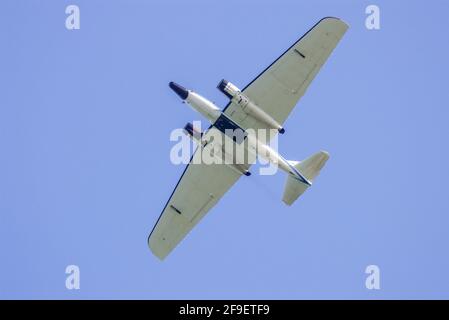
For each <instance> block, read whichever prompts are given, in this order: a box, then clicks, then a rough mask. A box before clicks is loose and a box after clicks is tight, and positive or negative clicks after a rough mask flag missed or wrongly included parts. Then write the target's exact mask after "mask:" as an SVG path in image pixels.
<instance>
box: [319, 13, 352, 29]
mask: <svg viewBox="0 0 449 320" xmlns="http://www.w3.org/2000/svg"><path fill="white" fill-rule="evenodd" d="M327 20H337V21H338V22H340V23H341V24H342V26H344V27H345V29H348V28H349V24H348V23H347V22H346V21H344V20H342V19H341V18H338V17H333V16H328V17H324V18H322V19H321V20H320V21H318V24H319V23H320V22H323V21H327Z"/></svg>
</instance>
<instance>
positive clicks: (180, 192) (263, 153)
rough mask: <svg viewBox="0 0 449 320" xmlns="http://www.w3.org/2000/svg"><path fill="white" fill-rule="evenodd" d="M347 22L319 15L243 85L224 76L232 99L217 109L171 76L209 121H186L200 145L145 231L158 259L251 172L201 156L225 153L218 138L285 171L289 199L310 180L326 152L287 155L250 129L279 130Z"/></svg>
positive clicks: (223, 84)
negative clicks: (199, 124)
mask: <svg viewBox="0 0 449 320" xmlns="http://www.w3.org/2000/svg"><path fill="white" fill-rule="evenodd" d="M347 29H348V25H347V24H346V23H344V22H343V21H341V20H340V19H338V18H333V17H327V18H324V19H322V20H320V21H319V22H318V23H317V24H316V25H315V26H314V27H312V28H311V29H310V30H309V31H308V32H307V33H306V34H305V35H304V36H302V37H301V38H300V39H299V40H298V41H296V42H295V43H294V44H293V45H292V46H291V47H290V48H289V49H288V50H287V51H285V52H284V53H283V54H282V55H281V56H280V57H279V58H278V59H276V60H275V61H274V62H273V63H272V64H271V65H270V66H269V67H268V68H266V69H265V70H264V71H263V72H262V73H261V74H259V75H258V76H257V77H256V78H255V79H254V80H253V81H251V82H250V83H249V84H248V85H247V86H246V87H245V88H244V89H243V90H239V89H238V88H237V87H236V86H234V85H233V84H232V83H230V82H228V81H226V80H222V81H221V82H220V83H219V85H218V87H217V88H218V89H219V90H220V91H222V92H223V93H224V94H225V95H226V96H228V97H229V99H230V102H229V103H228V105H227V106H226V107H225V108H224V109H223V111H222V110H220V109H219V108H218V107H217V106H216V105H215V104H213V103H212V102H211V101H209V100H207V99H206V98H204V97H202V96H200V95H199V94H197V93H195V92H193V91H191V90H187V89H185V88H184V87H182V86H180V85H178V84H176V83H174V82H170V84H169V85H170V88H171V89H173V90H174V91H175V92H176V93H177V94H178V95H179V97H180V98H181V99H182V100H183V101H184V102H186V103H187V104H189V105H190V106H191V107H193V108H194V109H195V110H196V111H198V112H200V113H201V114H202V115H204V116H205V117H206V118H207V119H208V120H209V121H210V123H211V124H212V125H211V126H210V128H209V129H208V130H207V131H205V132H204V133H199V132H197V130H195V128H193V125H192V124H190V123H188V124H187V125H186V126H185V127H184V130H185V132H186V134H188V135H189V136H190V137H191V138H192V139H194V140H195V141H196V142H197V145H198V146H197V148H196V150H195V152H194V154H193V156H192V158H191V160H190V163H189V164H188V165H187V167H186V168H185V170H184V172H183V174H182V176H181V178H180V180H179V181H178V183H177V185H176V187H175V189H174V190H173V193H172V194H171V196H170V198H169V199H168V201H167V203H166V205H165V207H164V209H163V211H162V213H161V215H160V216H159V219H158V220H157V222H156V224H155V226H154V228H153V230H152V231H151V233H150V236H149V237H148V245H149V247H150V249H151V250H152V252H153V253H154V254H155V255H156V256H157V257H158V258H160V259H161V260H162V259H164V258H165V257H166V256H167V255H168V254H169V253H170V252H171V251H172V250H173V248H174V247H175V246H176V245H177V244H178V243H179V242H180V241H181V240H182V239H183V238H184V237H185V236H186V235H187V233H189V231H190V230H191V229H192V228H193V227H194V226H195V225H196V224H197V223H198V222H199V221H200V220H201V218H202V217H204V215H205V214H206V213H207V212H208V211H209V210H210V209H211V208H212V207H213V206H214V205H215V204H216V203H217V202H218V201H219V200H220V199H221V197H222V196H223V195H224V194H225V193H226V191H228V190H229V189H230V188H231V187H232V185H233V184H234V183H235V182H236V181H237V180H238V179H239V178H240V176H242V175H246V176H248V175H250V173H249V171H248V169H249V167H250V166H251V164H252V163H250V162H248V161H247V162H244V163H241V162H237V161H235V160H236V159H235V158H233V160H234V161H222V162H221V163H212V164H206V163H204V162H203V161H201V160H202V158H201V155H202V154H203V153H204V152H206V153H207V152H208V153H213V154H214V156H215V157H219V158H220V159H225V158H226V157H227V156H228V154H227V152H226V150H225V149H224V143H231V144H234V145H237V144H240V143H242V142H243V141H244V142H245V143H246V145H245V150H247V151H248V152H250V151H251V152H252V153H256V154H257V155H258V156H260V157H262V158H264V159H266V160H268V161H269V162H271V163H274V164H276V165H277V166H278V167H279V168H280V169H282V170H283V171H285V172H286V173H287V182H286V185H285V189H284V195H283V199H282V200H283V201H284V202H285V203H286V204H287V205H291V204H292V203H293V202H294V201H295V200H296V199H297V198H298V197H299V196H300V195H302V194H303V193H304V192H305V190H306V189H307V188H309V187H310V186H311V185H312V182H313V180H314V179H315V177H316V176H317V175H318V174H319V172H320V170H321V168H322V167H323V166H324V164H325V163H326V161H327V159H328V158H329V155H328V153H327V152H324V151H321V152H318V153H316V154H314V155H313V156H311V157H309V158H308V159H306V160H304V161H301V162H298V161H288V160H285V159H284V158H283V157H282V156H281V155H280V154H278V153H277V152H276V151H275V150H273V149H272V148H270V147H269V146H268V145H267V144H265V143H263V142H261V141H260V140H261V139H259V138H258V137H257V136H256V135H254V134H253V133H251V134H250V133H249V132H250V131H251V130H250V129H253V131H254V130H258V129H267V130H268V129H271V131H275V132H276V133H277V132H279V133H281V134H282V133H284V131H285V130H284V128H283V126H282V124H283V123H284V121H285V120H286V119H287V117H288V115H289V114H290V112H291V111H292V109H293V107H294V106H295V105H296V103H297V102H298V100H299V99H300V98H301V97H302V96H303V94H304V92H305V91H306V89H307V87H308V86H309V84H310V83H311V82H312V80H313V79H314V77H315V76H316V74H317V73H318V71H319V69H320V68H321V66H322V65H323V64H324V63H325V62H326V60H327V58H328V57H329V55H330V54H331V52H332V51H333V49H334V48H335V47H336V45H337V43H338V42H339V41H340V39H341V38H342V37H343V35H344V33H345V32H346V30H347ZM273 129H275V130H273ZM235 130H241V132H243V138H242V139H236V136H231V135H230V134H229V132H233V131H235ZM217 136H218V137H221V139H217V138H216V137H217ZM212 137H213V138H212ZM217 150H221V151H222V152H216V151H217Z"/></svg>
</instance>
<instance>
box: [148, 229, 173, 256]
mask: <svg viewBox="0 0 449 320" xmlns="http://www.w3.org/2000/svg"><path fill="white" fill-rule="evenodd" d="M152 239H153V238H152V237H151V233H150V235H149V236H148V239H147V244H148V248H150V250H151V252H152V253H153V255H155V256H156V257H157V258H158V259H159V260H161V261H164V259H165V258H166V257H167V256H168V252H165V251H163V250H162V251H161V250H160V248H159V247H158V246H157V245H156V244H155V243H154V241H152Z"/></svg>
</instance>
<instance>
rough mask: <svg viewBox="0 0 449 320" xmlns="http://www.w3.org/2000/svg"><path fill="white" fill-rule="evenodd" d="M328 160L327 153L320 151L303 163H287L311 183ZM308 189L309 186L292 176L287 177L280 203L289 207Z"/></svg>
mask: <svg viewBox="0 0 449 320" xmlns="http://www.w3.org/2000/svg"><path fill="white" fill-rule="evenodd" d="M328 159H329V153H327V152H326V151H320V152H317V153H315V154H314V155H313V156H311V157H309V158H307V159H305V160H303V161H300V162H299V161H289V163H290V164H291V165H292V166H293V167H295V169H297V170H298V171H299V172H300V173H301V174H302V175H303V176H304V177H305V178H306V179H307V180H309V181H310V182H313V180H314V179H315V178H316V176H318V174H319V173H320V170H321V169H322V168H323V167H324V165H325V164H326V161H327V160H328ZM308 188H309V185H307V184H305V183H303V182H302V181H300V180H298V179H297V178H296V177H294V176H292V175H288V176H287V182H286V183H285V188H284V195H283V197H282V201H284V203H285V204H287V205H289V206H290V205H292V204H293V202H295V201H296V199H298V197H299V196H300V195H302V194H303V193H304V192H305V191H306V190H307V189H308Z"/></svg>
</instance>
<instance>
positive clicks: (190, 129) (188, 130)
mask: <svg viewBox="0 0 449 320" xmlns="http://www.w3.org/2000/svg"><path fill="white" fill-rule="evenodd" d="M183 130H184V133H185V134H186V135H187V136H189V137H190V138H191V139H192V140H193V141H195V142H198V143H201V137H202V136H203V133H202V132H201V131H198V130H197V129H195V128H194V126H193V124H192V123H190V122H189V123H187V124H186V125H185V126H184V129H183Z"/></svg>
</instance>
